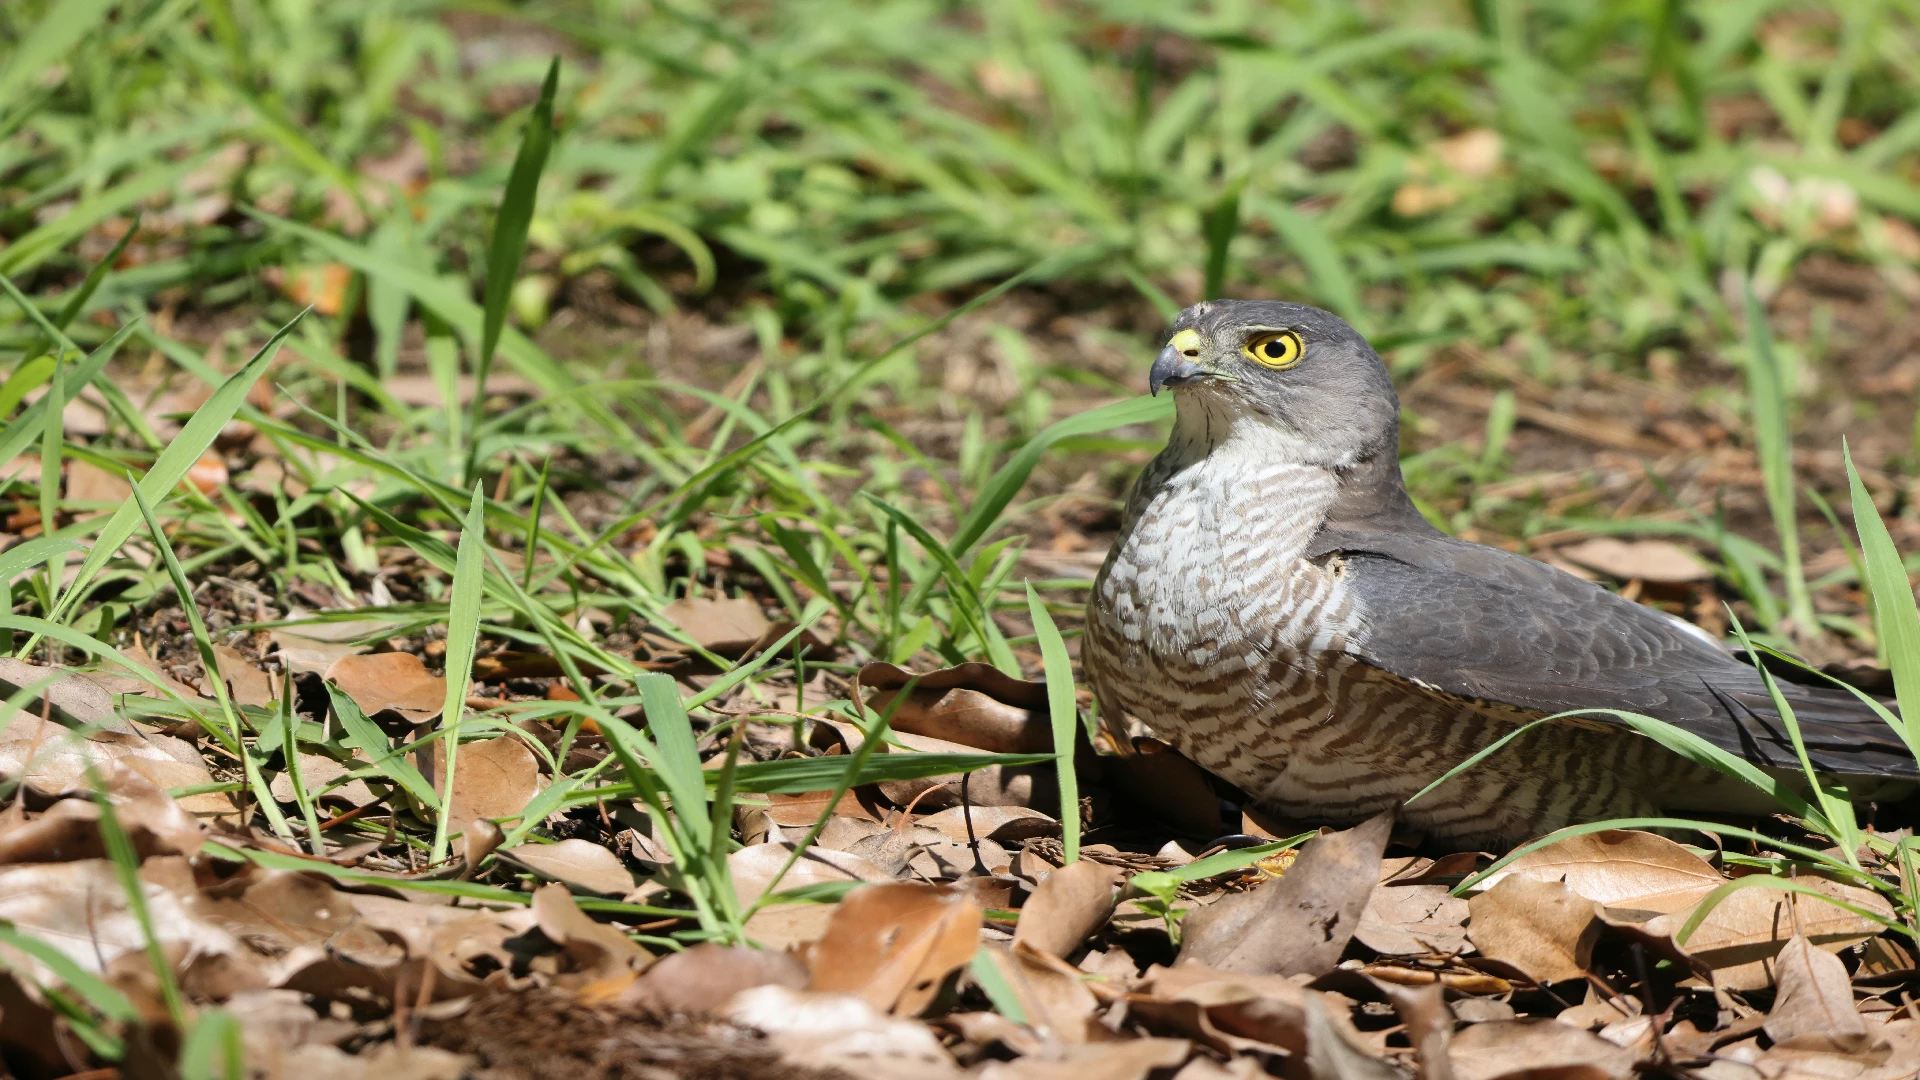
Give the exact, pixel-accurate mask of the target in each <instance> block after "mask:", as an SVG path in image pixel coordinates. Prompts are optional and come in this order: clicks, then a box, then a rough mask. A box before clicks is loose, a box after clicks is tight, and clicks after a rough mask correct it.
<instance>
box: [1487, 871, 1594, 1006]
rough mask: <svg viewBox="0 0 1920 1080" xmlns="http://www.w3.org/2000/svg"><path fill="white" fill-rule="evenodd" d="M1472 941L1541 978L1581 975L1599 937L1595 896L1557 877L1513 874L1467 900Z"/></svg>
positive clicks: (1562, 978) (1540, 979)
mask: <svg viewBox="0 0 1920 1080" xmlns="http://www.w3.org/2000/svg"><path fill="white" fill-rule="evenodd" d="M1467 906H1468V909H1469V911H1470V912H1471V919H1470V921H1469V922H1468V924H1467V934H1468V936H1469V937H1470V938H1472V940H1473V944H1474V947H1475V948H1477V949H1479V950H1480V951H1481V952H1482V953H1484V954H1485V955H1487V956H1490V957H1492V958H1493V959H1495V960H1503V961H1505V962H1507V963H1509V964H1512V965H1514V966H1515V967H1517V968H1519V969H1520V970H1522V971H1524V972H1526V973H1527V974H1528V975H1530V976H1532V977H1533V978H1534V979H1536V980H1538V981H1540V982H1543V983H1545V982H1560V981H1562V980H1565V979H1578V978H1580V977H1581V976H1582V975H1583V974H1585V972H1586V970H1587V967H1588V965H1589V964H1590V963H1592V961H1593V946H1594V943H1595V942H1596V941H1598V940H1599V938H1600V929H1601V926H1600V921H1599V919H1598V918H1596V915H1595V905H1594V902H1593V901H1591V900H1588V899H1587V898H1586V897H1583V896H1577V895H1575V894H1574V893H1573V891H1572V890H1570V889H1568V888H1567V887H1566V886H1565V885H1562V884H1561V883H1560V882H1558V881H1536V880H1534V879H1532V878H1525V877H1509V878H1505V879H1503V880H1502V881H1501V882H1500V883H1499V884H1497V885H1495V886H1494V887H1493V888H1491V889H1488V890H1487V891H1486V892H1483V893H1481V894H1480V895H1478V896H1475V897H1474V898H1473V899H1472V900H1470V901H1468V903H1467Z"/></svg>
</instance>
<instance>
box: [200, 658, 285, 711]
mask: <svg viewBox="0 0 1920 1080" xmlns="http://www.w3.org/2000/svg"><path fill="white" fill-rule="evenodd" d="M213 661H214V663H215V664H216V665H218V667H219V669H220V679H221V681H223V682H225V683H226V684H227V696H228V697H229V698H232V699H233V700H234V701H235V702H236V703H238V704H241V705H252V706H254V707H255V708H262V709H263V708H266V707H267V706H269V705H271V704H273V702H274V699H276V698H278V697H279V696H280V695H279V690H278V688H277V687H276V686H275V685H274V680H273V679H272V678H271V677H270V676H268V674H267V673H266V672H264V671H261V670H260V669H259V668H257V667H254V666H253V661H251V660H249V659H247V658H246V657H245V656H243V655H241V654H240V652H239V651H238V650H236V649H233V648H230V647H228V646H226V645H215V646H214V647H213ZM200 693H201V695H202V696H204V697H212V696H213V687H212V686H205V687H203V688H202V689H201V691H200Z"/></svg>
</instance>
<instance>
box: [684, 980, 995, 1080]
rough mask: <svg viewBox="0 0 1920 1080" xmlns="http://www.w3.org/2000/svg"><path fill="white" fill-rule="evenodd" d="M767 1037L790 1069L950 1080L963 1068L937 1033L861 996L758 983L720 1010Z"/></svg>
mask: <svg viewBox="0 0 1920 1080" xmlns="http://www.w3.org/2000/svg"><path fill="white" fill-rule="evenodd" d="M720 1011H721V1014H722V1015H723V1016H725V1017H726V1018H727V1019H728V1020H731V1021H733V1022H734V1023H736V1024H739V1025H740V1026H742V1027H749V1028H755V1029H757V1030H759V1031H761V1032H764V1033H765V1034H766V1035H767V1037H768V1038H769V1039H770V1040H772V1042H773V1044H774V1046H775V1047H777V1048H778V1049H779V1050H780V1054H781V1057H782V1058H783V1059H784V1060H785V1061H787V1062H788V1063H789V1064H792V1065H796V1066H801V1067H811V1068H816V1069H835V1070H839V1072H840V1073H842V1074H845V1075H850V1076H859V1077H871V1078H874V1080H896V1078H897V1080H920V1078H923V1077H924V1078H925V1080H947V1078H950V1077H958V1076H959V1075H960V1071H959V1069H958V1068H956V1067H955V1066H954V1063H953V1058H951V1057H949V1056H948V1054H947V1052H946V1050H944V1049H943V1048H942V1047H941V1046H940V1040H939V1039H937V1038H935V1037H934V1034H933V1031H932V1029H930V1028H928V1027H927V1026H926V1025H925V1024H921V1023H916V1022H914V1021H911V1020H897V1019H894V1018H893V1017H890V1016H888V1015H886V1014H885V1013H884V1012H882V1011H881V1010H878V1009H875V1008H874V1007H873V1006H872V1005H870V1004H868V1003H867V1001H866V1000H864V999H862V998H861V997H859V996H857V995H854V994H843V993H831V992H817V991H806V990H791V989H788V988H787V987H785V986H756V987H754V988H753V989H751V990H744V991H741V992H740V993H738V994H735V995H734V996H733V997H732V999H730V1000H729V1001H728V1002H727V1004H726V1005H725V1006H724V1007H723V1008H722V1009H721V1010H720Z"/></svg>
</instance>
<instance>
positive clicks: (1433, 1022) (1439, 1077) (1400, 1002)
mask: <svg viewBox="0 0 1920 1080" xmlns="http://www.w3.org/2000/svg"><path fill="white" fill-rule="evenodd" d="M1376 985H1377V986H1379V988H1380V992H1381V993H1382V994H1384V995H1386V998H1387V1001H1388V1002H1389V1003H1390V1004H1392V1005H1393V1011H1394V1012H1396V1013H1398V1014H1399V1016H1400V1022H1401V1023H1403V1024H1405V1025H1407V1041H1408V1042H1411V1043H1412V1044H1413V1050H1414V1054H1415V1057H1416V1060H1418V1061H1419V1063H1420V1070H1419V1072H1420V1080H1453V1063H1452V1062H1451V1061H1449V1060H1448V1059H1447V1048H1448V1047H1449V1046H1450V1045H1452V1043H1453V1024H1454V1020H1453V1012H1452V1010H1450V1009H1448V1008H1447V999H1446V991H1445V990H1443V989H1442V988H1441V987H1440V984H1439V983H1433V984H1430V985H1427V986H1422V987H1418V988H1408V987H1402V986H1395V985H1393V984H1392V983H1378V984H1376Z"/></svg>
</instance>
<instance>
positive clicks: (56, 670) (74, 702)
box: [0, 656, 133, 733]
mask: <svg viewBox="0 0 1920 1080" xmlns="http://www.w3.org/2000/svg"><path fill="white" fill-rule="evenodd" d="M43 679H47V680H51V681H50V682H48V683H47V684H46V685H45V686H42V687H41V688H40V690H39V691H38V692H37V693H36V694H34V695H33V696H32V697H30V698H28V699H27V701H26V703H25V704H24V705H23V706H22V707H21V711H22V712H24V713H39V712H41V711H42V705H41V703H42V702H45V703H46V704H48V705H51V706H52V714H53V717H54V718H57V719H59V720H62V721H64V722H65V723H66V724H67V725H69V726H73V727H88V726H91V727H97V728H100V729H101V730H103V731H118V732H123V733H131V732H132V731H133V725H131V724H129V723H127V722H126V721H125V720H123V719H121V718H120V716H118V715H117V714H116V713H115V712H114V711H113V695H112V694H110V693H108V692H107V691H106V690H105V689H103V688H102V687H101V686H100V685H99V684H97V683H95V682H93V681H92V680H91V679H86V678H82V677H81V676H80V674H79V673H78V672H75V671H70V670H68V669H67V668H63V667H43V666H41V665H39V664H29V663H27V662H26V661H25V660H17V659H15V658H13V657H11V656H0V699H4V698H9V697H12V696H13V695H15V694H17V693H19V692H20V691H22V690H24V689H26V688H27V687H29V686H32V685H34V684H35V683H38V682H40V681H41V680H43Z"/></svg>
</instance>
